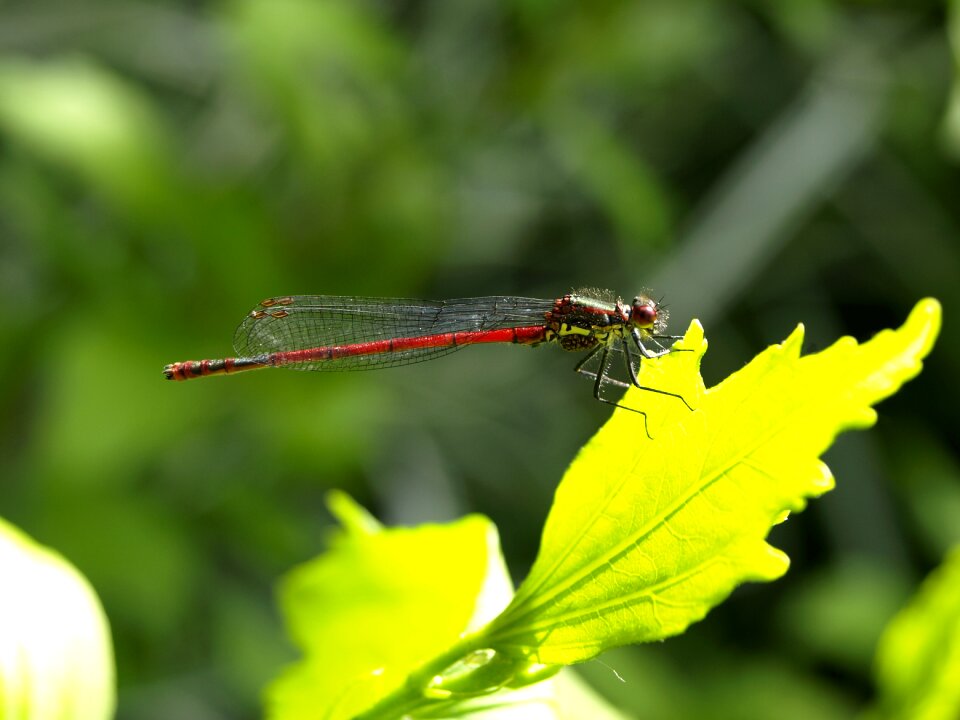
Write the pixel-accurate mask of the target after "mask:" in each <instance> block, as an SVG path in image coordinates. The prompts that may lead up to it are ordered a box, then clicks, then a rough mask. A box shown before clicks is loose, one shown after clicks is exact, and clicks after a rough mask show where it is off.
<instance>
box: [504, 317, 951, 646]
mask: <svg viewBox="0 0 960 720" xmlns="http://www.w3.org/2000/svg"><path fill="white" fill-rule="evenodd" d="M939 324H940V306H939V304H938V303H937V302H936V301H935V300H924V301H922V302H920V303H919V304H918V305H917V306H916V308H915V309H914V311H913V312H912V314H911V315H910V317H909V319H908V320H907V322H906V323H905V324H904V326H903V327H902V328H900V329H899V330H896V331H890V330H887V331H884V332H881V333H880V334H878V335H877V336H876V337H874V338H873V339H872V340H870V341H869V342H867V343H864V344H863V345H858V344H857V342H856V341H855V340H853V339H852V338H842V339H841V340H839V341H838V342H836V343H835V344H834V345H833V346H832V347H830V348H828V349H827V350H825V351H823V352H820V353H817V354H814V355H808V356H805V357H800V345H801V341H802V339H803V329H802V327H800V328H798V329H797V330H796V331H795V332H794V333H793V334H792V335H791V336H790V337H789V338H788V339H787V340H786V341H785V342H784V343H783V344H782V345H776V346H773V347H771V348H769V349H767V350H766V351H765V352H763V353H761V354H760V355H759V356H758V357H757V358H755V359H754V360H753V361H752V362H751V363H750V364H749V365H747V366H746V367H745V368H743V369H742V370H740V371H739V372H737V373H734V374H733V375H731V376H730V377H729V378H727V379H726V380H725V381H724V382H722V383H721V384H720V385H718V386H716V387H714V388H711V389H710V390H706V389H705V388H704V387H703V385H702V381H701V380H700V378H699V374H698V373H697V369H698V366H699V362H700V358H701V357H702V355H703V353H704V352H705V350H706V341H705V340H704V338H703V331H702V328H701V327H700V325H699V323H696V322H694V323H693V324H692V325H691V327H690V329H689V330H688V331H687V335H686V337H685V338H684V339H683V341H682V344H681V345H679V346H678V347H682V348H685V349H688V350H691V351H692V352H676V353H672V354H670V355H669V356H667V357H665V358H663V359H662V360H660V361H658V362H655V363H653V362H650V363H645V369H644V372H643V375H642V377H641V381H642V382H643V384H645V385H648V386H652V387H657V388H662V389H667V390H673V391H675V392H679V393H681V394H682V395H683V396H684V397H685V398H686V399H687V400H688V401H689V402H690V404H691V405H693V406H694V407H696V408H697V409H696V410H695V411H693V412H691V411H690V410H688V409H687V408H686V407H685V406H684V404H683V403H681V402H679V401H678V400H677V399H675V398H670V397H666V396H663V395H657V394H654V393H648V392H643V391H641V390H636V389H632V390H631V391H629V392H628V393H627V395H626V396H625V400H624V402H626V403H627V404H629V405H631V406H634V407H637V408H642V409H643V410H644V411H645V412H646V413H647V415H648V417H649V420H650V423H649V427H650V433H651V435H652V436H653V439H651V438H648V437H647V435H646V433H645V431H644V426H643V420H642V418H641V417H640V416H638V415H637V414H636V413H631V412H629V411H624V410H619V411H617V412H615V413H614V416H613V417H612V418H611V420H610V421H609V422H608V423H607V424H606V425H605V426H604V427H603V428H602V429H601V430H600V431H599V432H598V433H597V435H596V436H595V437H594V438H593V439H592V440H591V441H590V443H589V444H588V445H587V446H586V447H585V448H584V449H583V450H582V451H581V452H580V454H579V456H578V457H577V458H576V460H575V461H574V463H573V464H572V465H571V466H570V468H569V470H568V471H567V474H566V475H565V477H564V479H563V481H562V482H561V484H560V486H559V488H558V489H557V494H556V500H555V502H554V506H553V508H552V510H551V513H550V516H549V517H548V519H547V524H546V527H545V530H544V534H543V541H542V546H541V549H540V554H539V556H538V557H537V560H536V562H535V564H534V567H533V569H532V571H531V573H530V575H529V576H528V577H527V579H526V580H525V581H524V583H523V584H522V585H521V587H520V589H519V590H518V592H517V595H516V596H515V597H514V600H513V602H512V603H511V604H510V606H509V607H508V608H507V610H506V611H505V612H504V613H503V614H502V615H501V616H500V617H498V618H497V619H496V620H495V621H494V623H493V624H492V626H491V628H490V629H489V632H488V636H487V641H488V643H489V644H490V646H491V647H494V648H496V649H497V650H499V651H501V652H503V653H506V654H510V655H514V656H520V657H527V658H533V659H535V660H537V661H539V662H541V663H546V664H554V663H562V664H568V663H574V662H581V661H583V660H586V659H588V658H591V657H593V656H595V655H597V654H598V653H600V652H602V651H603V650H604V649H606V648H609V647H613V646H617V645H624V644H628V643H636V642H644V641H650V640H658V639H661V638H665V637H668V636H670V635H675V634H677V633H680V632H682V631H683V630H684V629H685V628H686V627H687V626H688V625H690V624H691V623H693V622H696V621H697V620H700V619H701V618H702V617H703V616H704V615H705V614H706V613H707V612H708V611H709V610H710V609H711V608H712V607H714V606H715V605H717V604H718V603H720V602H721V601H722V600H723V599H724V598H725V597H727V595H729V593H730V592H731V591H732V590H733V588H735V587H736V586H737V585H739V584H740V583H743V582H746V581H766V580H773V579H775V578H777V577H779V576H780V575H782V574H783V573H784V572H786V570H787V566H788V562H789V561H788V558H787V557H786V556H785V555H784V554H783V553H782V552H780V551H779V550H777V549H776V548H773V547H772V546H770V545H769V544H767V543H766V541H765V538H766V536H767V534H768V533H769V531H770V528H771V526H772V525H773V524H775V523H777V522H779V521H781V520H782V519H784V518H785V516H786V514H787V513H788V512H790V511H797V510H800V509H802V508H803V507H804V506H805V504H806V499H807V498H809V497H813V496H816V495H820V494H821V493H824V492H826V491H827V490H829V489H831V488H832V487H833V478H832V476H831V474H830V472H829V470H828V469H827V467H826V466H825V465H824V464H823V463H822V462H821V461H820V460H819V457H820V455H821V454H822V453H823V452H824V451H825V450H826V449H827V447H829V446H830V444H831V443H832V442H833V440H834V438H835V437H836V435H837V434H838V433H840V432H842V431H844V430H847V429H851V428H865V427H868V426H870V425H872V424H873V423H874V421H875V420H876V413H875V412H874V410H873V409H872V408H871V406H872V405H873V404H874V403H876V402H878V401H880V400H882V399H883V398H885V397H887V396H889V395H891V394H893V393H894V392H895V391H896V390H897V389H898V388H899V387H900V385H901V384H902V383H904V382H905V381H907V380H909V379H910V378H912V377H914V376H915V375H916V374H917V373H918V372H919V371H920V368H921V363H920V361H921V359H922V358H923V357H924V356H925V355H926V354H927V353H928V352H929V351H930V348H931V347H932V345H933V341H934V339H935V338H936V335H937V332H938V329H939Z"/></svg>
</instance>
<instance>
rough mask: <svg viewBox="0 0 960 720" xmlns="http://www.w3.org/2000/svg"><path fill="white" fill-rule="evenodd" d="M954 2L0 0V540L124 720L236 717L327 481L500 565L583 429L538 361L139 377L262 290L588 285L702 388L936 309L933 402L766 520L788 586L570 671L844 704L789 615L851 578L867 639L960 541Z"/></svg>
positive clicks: (642, 689) (651, 703) (591, 423)
mask: <svg viewBox="0 0 960 720" xmlns="http://www.w3.org/2000/svg"><path fill="white" fill-rule="evenodd" d="M952 5H953V6H955V5H956V3H952ZM951 9H952V8H950V7H947V5H945V4H943V3H937V2H929V1H921V2H910V3H907V2H895V1H894V0H878V1H877V2H870V3H864V2H843V1H841V0H816V1H807V2H800V1H799V0H797V1H794V2H777V3H758V2H752V1H751V0H728V1H727V2H722V3H718V2H711V1H708V0H688V1H687V2H683V3H674V2H671V1H670V0H644V1H643V2H631V1H629V0H602V1H601V2H591V3H587V2H579V3H578V2H562V1H559V0H556V1H554V2H548V1H546V0H504V1H502V2H496V3H494V2H488V1H486V0H483V1H481V0H455V1H454V2H450V1H449V0H427V1H422V2H412V1H409V0H404V1H403V2H374V1H372V0H363V1H358V2H346V1H345V0H343V1H339V2H338V1H334V0H221V2H217V3H204V2H187V1H186V0H182V1H180V2H176V1H174V0H168V1H166V2H160V1H159V0H153V1H149V0H122V1H121V0H7V1H6V2H4V3H2V4H0V300H2V303H3V308H4V312H3V315H2V319H0V348H2V352H0V371H2V372H0V378H2V379H0V398H2V413H0V423H2V431H3V432H2V434H0V480H2V482H0V515H2V516H3V517H5V518H6V519H8V520H10V521H11V522H13V523H15V524H17V525H18V526H20V527H21V528H23V529H24V530H25V531H26V532H28V533H30V534H31V535H32V536H33V537H35V538H37V539H38V540H39V541H40V542H42V543H44V544H46V545H49V546H52V547H54V548H56V549H57V550H58V551H60V552H62V553H63V554H64V555H65V556H66V557H67V558H68V559H69V560H70V561H71V562H72V563H73V564H75V565H76V566H77V567H78V568H79V569H80V570H81V571H82V572H83V573H84V574H85V575H86V576H87V577H88V578H89V579H90V581H91V583H92V584H93V585H94V587H95V588H96V590H97V592H98V593H99V594H100V597H101V599H102V601H103V604H104V607H105V610H106V612H107V614H108V616H109V618H110V621H111V624H112V629H113V633H114V642H115V646H116V653H117V661H118V679H119V683H120V688H119V698H118V699H119V707H120V717H122V718H130V719H131V720H134V719H135V720H152V719H153V718H169V717H176V718H182V719H184V720H192V719H193V718H197V719H200V720H206V719H207V718H218V717H229V718H245V717H257V716H258V714H259V710H258V708H259V704H260V698H259V695H260V692H261V688H262V687H263V685H264V683H265V681H266V680H267V679H268V678H270V677H272V676H273V674H274V673H275V672H276V671H277V669H278V668H279V667H281V666H282V665H283V664H284V663H285V662H286V661H287V660H289V659H290V658H291V657H292V651H291V649H290V648H289V647H288V646H287V644H286V643H285V642H284V641H283V640H282V631H281V629H280V623H279V621H278V619H277V613H276V609H275V606H274V599H273V597H272V596H271V590H270V588H271V586H272V584H273V582H274V581H275V579H276V578H277V577H278V576H279V575H281V574H282V573H283V572H284V571H285V570H286V569H288V568H290V567H291V566H293V565H294V564H296V563H299V562H302V561H304V560H306V559H308V558H310V557H313V556H314V555H315V554H316V553H317V552H318V550H319V549H320V548H321V547H322V546H323V534H324V532H323V531H324V527H325V526H326V524H327V523H328V521H329V520H328V517H327V515H326V511H325V510H324V509H323V506H322V497H323V495H324V492H325V491H326V490H327V489H328V488H331V487H339V488H345V489H348V490H349V491H350V492H351V493H353V494H354V495H355V496H356V497H357V498H358V499H359V500H360V501H361V503H362V504H364V505H366V506H368V507H372V508H373V509H374V511H375V512H376V514H377V515H378V516H379V517H381V518H383V519H385V520H387V521H390V522H395V521H409V522H414V521H421V520H437V521H439V520H446V519H450V518H452V517H456V516H459V515H461V514H464V513H465V512H468V511H473V510H476V511H481V512H484V513H486V514H487V515H489V516H490V517H491V518H492V519H493V520H494V521H495V522H496V523H497V525H498V527H499V528H500V531H501V535H502V540H503V544H504V548H505V551H506V554H507V558H508V561H509V563H510V568H511V571H512V572H513V573H515V574H516V575H517V576H522V575H524V574H525V572H526V568H527V565H528V564H529V562H530V561H531V559H532V557H533V555H534V553H535V549H536V546H537V542H538V534H539V528H540V526H541V524H542V519H543V517H544V515H545V513H546V509H547V507H548V505H549V500H550V497H551V493H552V490H553V488H554V487H555V485H556V483H557V481H558V479H559V477H560V475H561V473H562V470H563V468H564V467H566V465H567V464H568V462H569V461H570V459H571V458H572V457H573V454H574V453H575V451H576V449H577V448H578V447H579V445H580V444H581V443H582V442H583V441H584V440H585V439H586V438H587V437H589V435H590V434H592V431H593V429H595V428H596V426H597V425H598V424H599V423H600V422H601V421H602V419H603V418H604V417H606V416H607V414H608V411H607V409H605V408H603V407H599V406H598V405H599V404H596V403H593V402H592V401H591V400H590V397H589V388H588V387H587V386H586V384H585V383H583V382H581V381H578V380H577V378H575V377H574V376H573V373H571V372H570V367H571V366H572V364H573V363H572V361H571V358H569V357H564V356H563V355H562V354H561V353H558V352H548V351H547V350H543V351H539V350H537V351H527V350H525V349H517V348H473V349H471V350H470V351H468V352H464V353H460V354H458V355H455V356H453V357H450V358H445V359H443V360H439V361H437V362H435V363H430V364H429V365H428V366H423V367H410V368H403V369H397V370H391V371H384V372H383V373H377V374H365V373H358V374H351V375H346V376H339V375H333V374H331V375H320V376H313V375H311V376H304V375H301V374H299V373H283V372H276V373H259V374H253V376H246V377H237V378H228V379H222V380H210V381H208V382H207V381H205V382H202V383H196V384H194V383H190V384H185V385H173V384H170V383H166V382H164V381H163V380H162V378H161V375H160V368H161V367H162V366H163V364H164V363H166V362H171V361H174V360H183V359H188V358H193V359H199V358H201V357H219V356H222V355H224V354H228V353H229V351H230V338H231V333H232V328H233V327H234V325H235V324H236V323H237V322H238V321H239V320H240V319H241V317H242V315H243V313H245V312H246V311H247V310H249V308H250V307H252V306H253V305H254V304H255V303H256V302H257V301H259V300H260V299H261V298H263V297H267V296H270V295H277V294H286V293H298V292H302V293H337V294H382V295H396V296H414V297H416V296H425V297H433V298H442V297H452V296H469V295H479V294H498V293H505V294H506V293H515V294H528V295H533V296H543V297H552V296H554V295H556V294H559V293H562V292H564V291H566V290H567V289H569V288H570V287H574V286H578V285H587V284H589V285H595V286H596V285H599V286H609V287H612V288H614V289H616V290H618V291H619V292H621V293H623V294H625V295H628V294H630V293H633V292H635V291H636V290H637V289H638V288H639V287H642V286H649V287H652V288H655V290H656V291H657V292H658V293H662V294H664V295H665V296H666V298H667V301H668V302H669V303H670V305H671V311H672V313H673V317H674V322H675V326H679V327H681V328H682V327H684V326H685V325H686V323H687V322H688V320H689V319H690V318H691V317H693V316H697V317H700V318H701V319H703V321H704V323H705V324H706V329H707V333H708V335H709V337H710V338H711V342H712V348H711V355H710V362H709V363H708V365H707V367H705V368H704V373H705V376H706V379H707V384H708V385H710V384H711V383H712V381H716V380H717V379H718V378H720V377H723V376H724V375H725V374H727V373H728V372H729V371H731V370H733V369H735V368H737V367H740V366H741V365H742V364H743V363H744V362H745V361H746V360H747V359H748V358H749V357H752V356H753V355H754V354H755V353H756V351H757V350H759V349H760V348H762V347H766V345H768V344H769V343H770V342H772V341H774V340H776V339H779V338H781V337H784V336H785V335H786V334H787V332H789V330H790V329H792V328H793V327H794V325H795V324H796V322H797V321H803V322H805V323H807V326H808V328H809V333H808V343H809V345H810V346H812V347H813V348H814V349H816V348H817V347H822V346H823V345H824V344H825V343H826V342H827V341H828V340H829V339H832V338H833V337H835V336H837V335H838V334H840V333H843V332H849V333H852V334H855V335H857V336H858V337H860V338H863V339H865V338H866V337H868V336H869V335H870V334H872V333H873V332H874V331H876V330H878V329H880V328H882V327H886V326H889V325H890V324H891V323H892V322H896V321H897V320H899V318H901V317H902V316H903V314H904V312H905V310H906V309H907V308H908V307H910V306H911V305H912V304H913V302H914V301H915V300H916V299H918V298H919V297H921V296H925V295H933V296H936V297H939V298H940V299H941V301H942V302H943V305H944V315H945V323H946V324H945V327H944V333H943V335H942V338H941V341H940V344H939V345H938V348H937V351H936V352H935V353H934V355H933V356H932V357H931V359H930V362H929V364H928V366H927V369H926V371H925V373H924V375H923V376H922V377H921V378H920V379H919V380H918V381H917V382H916V383H914V384H913V385H911V386H910V387H909V388H907V390H906V391H905V392H904V393H902V394H901V395H900V396H899V397H898V398H896V399H895V400H893V401H890V402H888V403H886V404H884V405H883V406H881V408H880V414H881V420H880V423H879V424H878V426H877V428H875V429H874V430H872V431H871V433H870V434H868V435H864V436H862V437H858V438H856V439H853V438H848V439H846V440H845V441H842V442H841V443H840V444H839V445H838V447H837V448H835V450H834V451H832V452H831V455H830V456H828V458H827V461H828V463H829V464H830V466H831V468H832V469H833V471H834V474H835V475H836V477H837V479H838V489H837V491H836V492H835V493H832V494H831V496H830V497H829V498H828V499H826V500H825V501H824V502H823V503H822V504H821V505H820V506H819V507H817V508H815V509H812V510H811V511H809V512H808V513H805V514H804V515H803V516H800V517H798V518H796V519H794V520H791V522H789V523H787V524H786V525H784V526H782V527H781V528H778V530H777V534H776V537H775V538H774V543H775V544H777V545H778V546H779V547H784V548H785V549H786V550H787V552H788V553H789V554H790V555H791V557H792V558H793V559H794V564H793V567H792V569H791V571H790V573H789V574H788V576H787V578H785V580H784V581H783V582H782V583H778V584H777V586H775V587H764V588H760V589H753V588H751V589H749V590H746V591H743V592H740V593H738V594H737V595H736V596H735V597H734V598H733V599H732V601H731V602H730V603H728V604H727V605H725V606H724V607H723V608H721V609H720V610H719V611H718V612H716V613H714V614H712V615H711V618H710V622H709V623H705V624H701V625H699V626H697V627H696V628H694V629H692V630H691V632H689V633H687V634H686V635H685V636H683V637H681V638H677V639H675V640H672V641H670V642H669V643H666V644H664V645H657V646H655V647H653V646H651V647H643V648H639V649H636V650H635V651H630V652H625V653H623V654H622V655H621V656H618V657H619V659H609V660H605V662H607V663H608V664H611V665H613V666H614V668H615V669H617V670H618V671H619V672H620V674H621V675H623V676H624V679H625V680H626V681H627V682H626V683H619V682H610V681H611V678H613V675H612V672H611V671H610V670H609V669H607V668H606V667H605V666H600V665H597V664H594V665H590V666H587V667H586V668H585V672H586V673H587V674H589V675H590V676H591V678H592V679H593V680H594V681H595V682H596V683H597V684H598V685H600V686H601V687H602V688H604V689H605V691H606V692H607V693H608V696H609V697H611V698H612V699H613V700H614V702H616V703H618V704H620V705H621V706H622V707H623V708H625V709H627V710H630V711H633V712H637V711H638V710H639V709H642V710H643V713H644V716H645V717H648V718H654V717H670V718H683V717H702V716H703V715H702V712H703V709H704V708H711V709H715V710H716V709H718V708H722V709H723V712H722V713H720V712H719V711H718V713H719V714H720V715H722V716H724V717H770V716H773V715H774V712H776V713H777V715H778V716H780V717H784V716H785V715H784V714H783V713H782V709H783V707H784V706H785V704H790V703H791V702H795V703H796V707H798V708H804V709H806V710H808V711H809V712H806V713H805V714H804V713H800V714H798V715H797V716H798V717H811V716H817V717H848V716H849V712H850V708H851V707H856V706H857V705H859V704H861V701H862V700H863V698H864V697H866V696H868V695H869V694H870V693H871V692H872V690H871V685H870V675H869V666H870V659H869V657H863V653H866V652H868V650H870V649H871V645H872V644H873V642H875V638H873V639H872V638H871V637H870V636H863V637H859V638H858V639H857V640H856V644H855V646H854V645H851V646H850V647H849V648H848V649H847V650H846V651H843V652H837V651H836V650H824V648H823V642H822V637H817V635H816V633H804V632H798V629H797V627H796V626H795V622H796V621H797V619H798V618H803V620H804V622H808V623H813V624H817V623H819V622H826V620H825V619H824V618H823V617H822V615H821V613H823V612H828V611H829V608H830V606H831V605H830V603H828V602H825V601H824V599H823V593H825V592H830V588H831V587H836V588H837V592H844V593H846V595H844V597H847V598H849V597H851V595H850V594H849V593H850V592H851V591H850V589H849V586H845V585H844V584H843V583H839V584H837V583H833V582H832V581H831V578H836V577H837V574H838V573H842V572H844V569H845V568H848V567H851V565H850V564H849V563H854V564H856V563H862V564H861V565H859V566H860V567H869V568H871V573H873V574H872V578H873V580H872V581H871V582H872V585H871V587H874V588H881V589H884V590H883V593H885V594H881V593H880V592H879V591H878V593H877V594H875V595H867V594H864V595H862V596H861V600H860V602H863V603H875V605H872V607H876V608H880V610H879V611H878V612H880V613H886V612H892V610H893V608H895V607H896V606H897V604H898V603H899V602H900V601H901V599H902V598H903V597H905V596H906V595H907V594H908V593H909V589H910V588H911V587H913V586H914V585H915V584H916V582H917V581H918V579H919V578H920V577H922V576H923V575H924V574H925V572H926V571H927V570H928V569H929V568H931V567H933V566H934V565H936V564H937V563H938V562H939V561H940V559H941V557H942V554H943V552H944V550H945V547H946V546H947V544H948V541H950V539H951V538H950V536H951V535H952V536H953V541H954V542H955V529H956V522H955V517H954V516H951V515H950V514H948V513H945V512H944V511H943V508H944V507H956V506H957V504H958V503H960V477H958V475H960V473H958V464H957V454H958V451H960V448H958V443H957V437H956V434H955V432H952V431H950V430H949V428H950V427H954V425H955V421H954V418H953V415H954V412H955V411H954V408H955V407H956V406H957V404H958V401H960V398H958V394H960V390H958V388H960V386H958V384H957V383H956V381H955V379H956V374H957V371H958V370H960V333H957V332H955V331H954V330H953V329H952V325H951V323H952V322H953V320H952V318H953V317H955V316H957V315H958V312H960V282H958V279H960V243H958V240H957V238H958V227H957V225H958V220H960V204H958V203H957V201H956V198H957V190H958V173H957V167H956V165H955V162H956V160H955V158H956V154H955V151H953V150H951V148H952V147H954V148H955V142H954V143H953V144H952V143H951V140H950V138H955V137H957V136H958V135H960V131H958V129H957V127H958V122H960V121H958V120H957V116H956V113H952V114H951V113H948V98H949V96H950V89H951V85H952V84H953V82H954V75H955V70H956V67H957V60H956V58H955V57H953V56H952V55H951V45H950V42H949V41H948V32H947V27H948V13H949V12H950V10H951ZM954 47H956V45H955V44H954ZM928 493H929V494H928ZM933 498H936V499H935V500H934V499H933ZM787 598H789V599H790V604H791V607H792V608H793V609H792V610H790V611H789V612H788V611H786V610H783V611H782V608H783V607H784V602H785V601H786V599H787ZM804 598H810V599H809V601H805V600H804ZM881 619H882V618H879V617H877V622H879V621H880V620H881ZM865 632H867V630H865ZM876 632H879V627H877V628H876ZM650 666H656V670H655V671H652V673H651V674H650V675H645V673H646V672H647V670H649V667H650ZM635 668H642V669H643V671H642V672H633V669H635ZM671 668H673V670H671ZM640 676H643V677H640ZM647 677H658V678H660V683H659V684H656V685H650V686H648V685H647V684H646V682H647ZM614 680H615V678H614ZM771 688H776V691H772V690H771ZM772 708H776V710H773V709H772ZM813 709H816V713H813ZM811 713H813V714H811Z"/></svg>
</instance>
